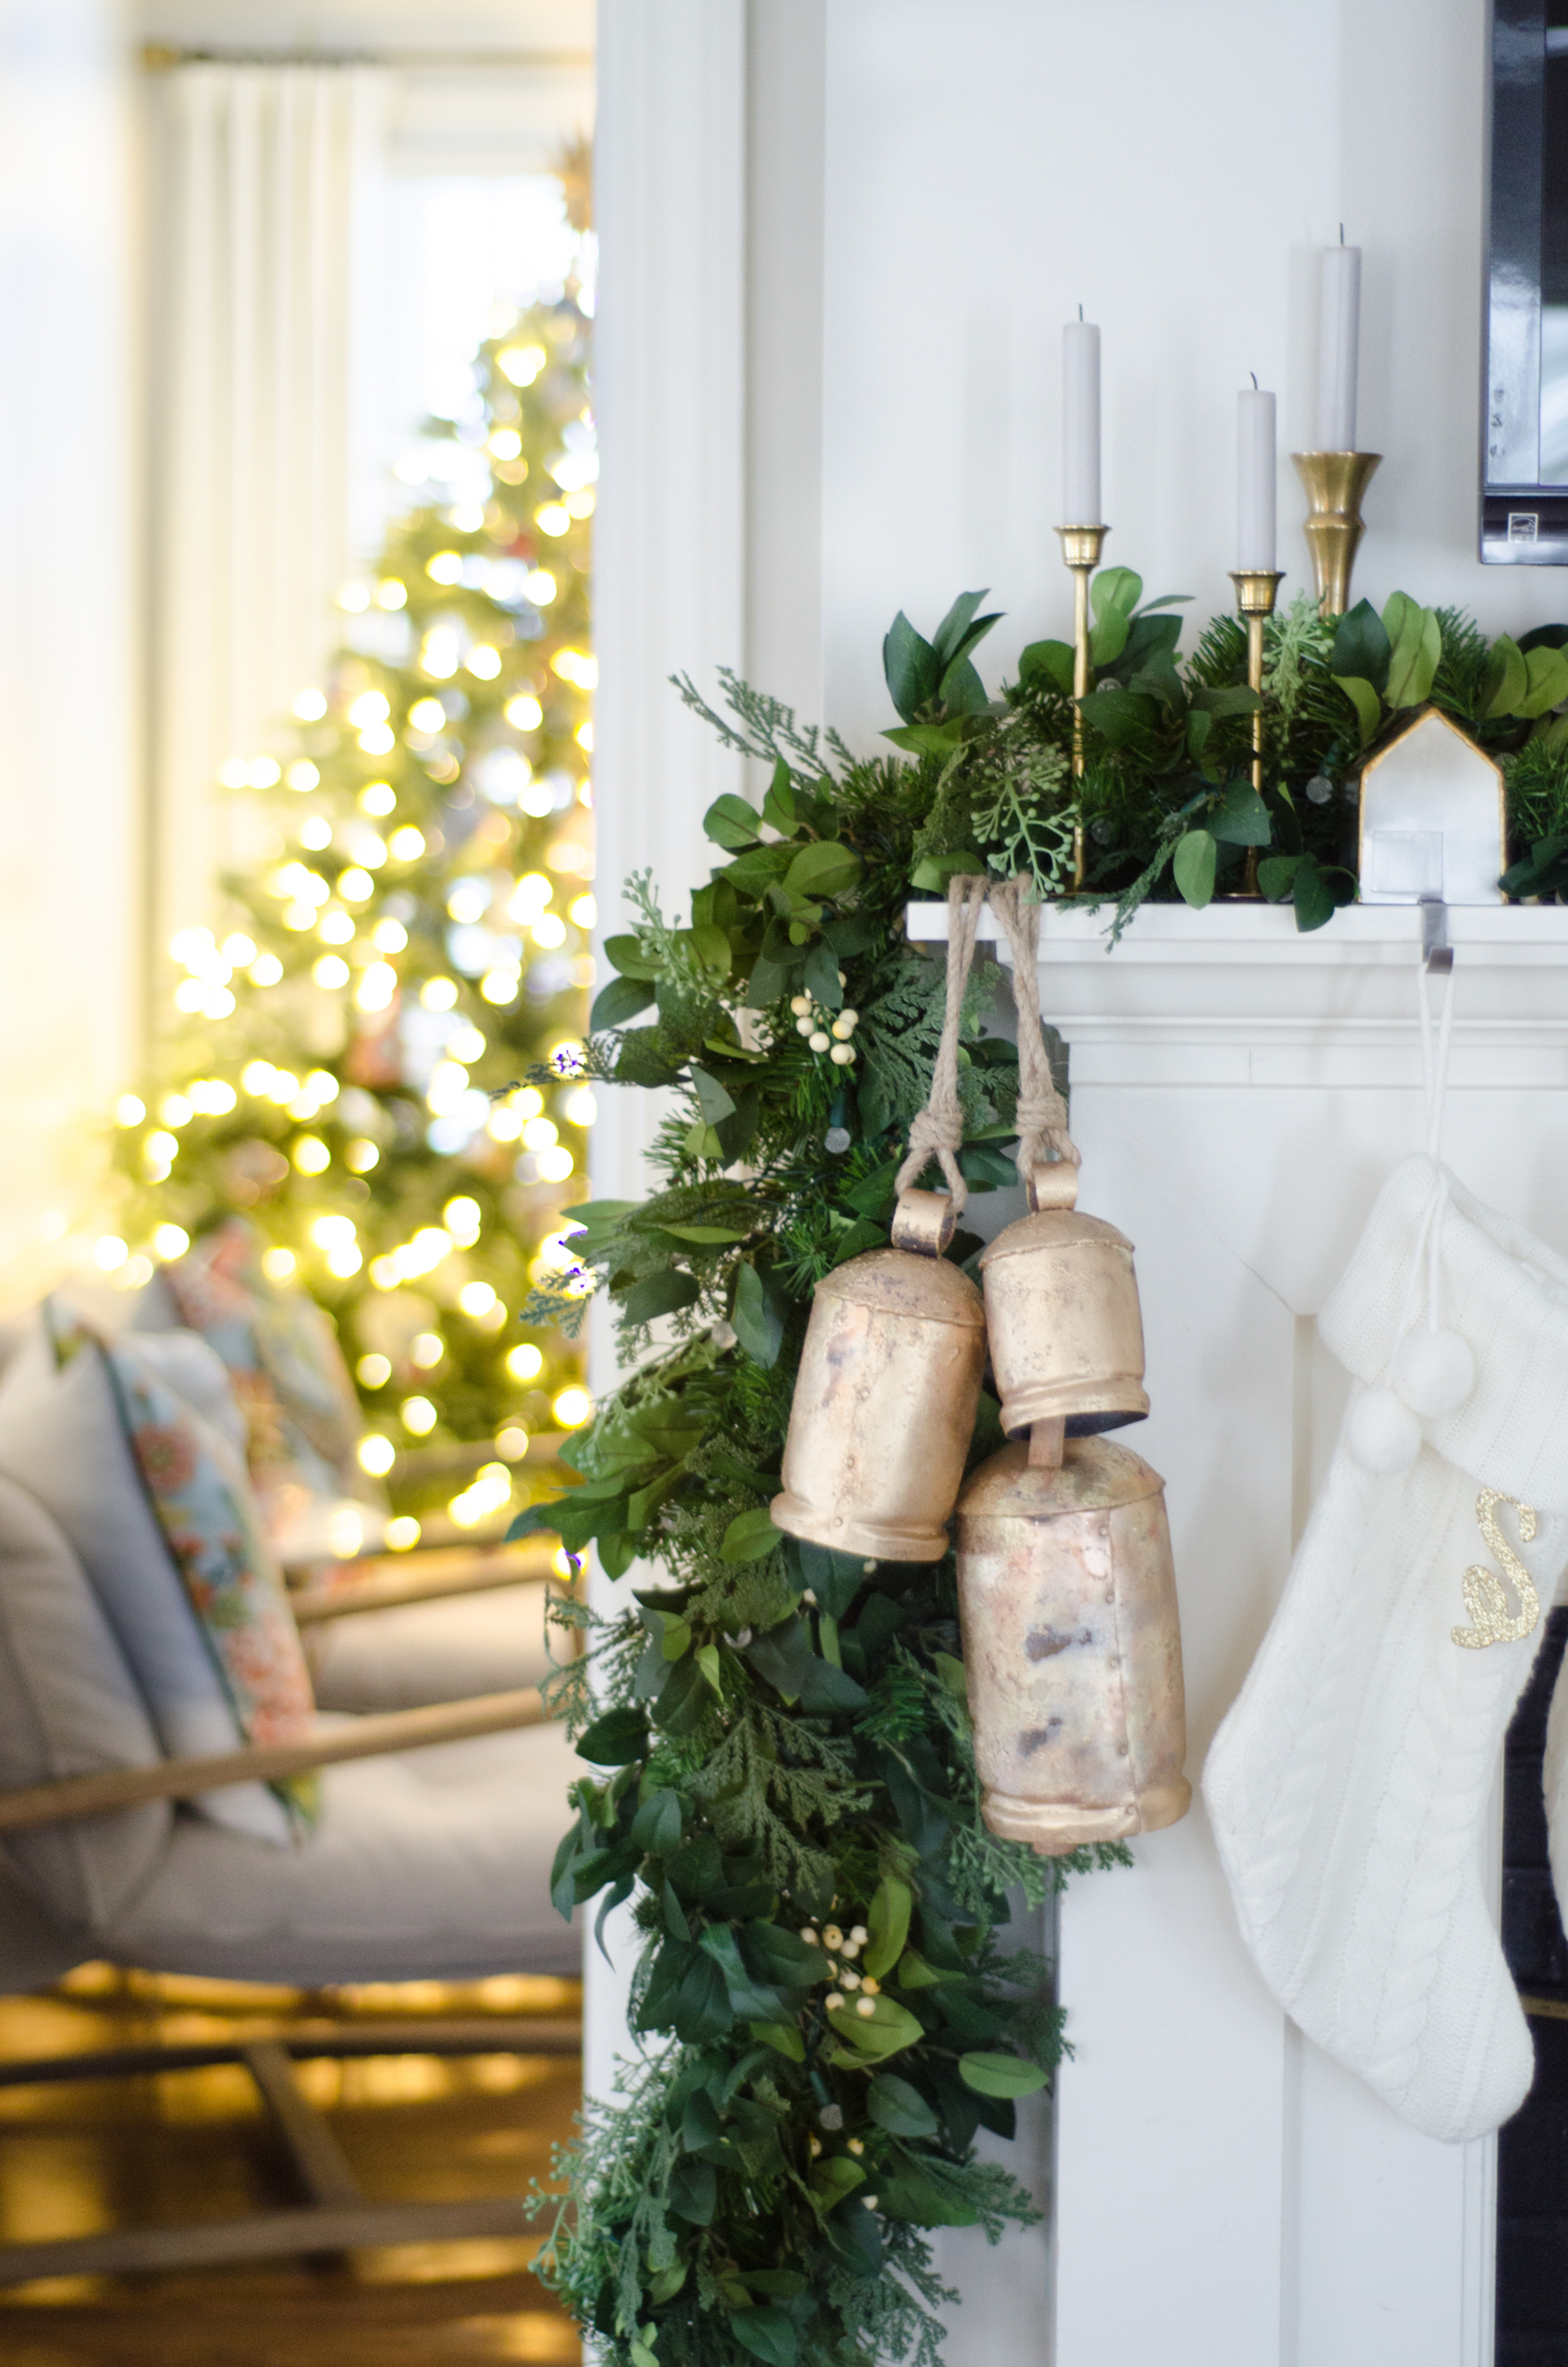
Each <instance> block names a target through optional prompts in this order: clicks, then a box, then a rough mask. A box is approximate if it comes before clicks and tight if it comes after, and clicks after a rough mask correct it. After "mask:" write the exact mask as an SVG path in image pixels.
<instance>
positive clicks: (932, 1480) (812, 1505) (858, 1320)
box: [770, 876, 986, 1562]
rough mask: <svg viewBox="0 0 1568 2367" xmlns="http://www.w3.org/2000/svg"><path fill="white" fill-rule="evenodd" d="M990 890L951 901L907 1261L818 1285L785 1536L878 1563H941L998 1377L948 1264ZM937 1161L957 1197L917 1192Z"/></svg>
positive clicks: (907, 1223) (908, 1217) (982, 1320)
mask: <svg viewBox="0 0 1568 2367" xmlns="http://www.w3.org/2000/svg"><path fill="white" fill-rule="evenodd" d="M984 901H985V882H984V881H983V880H981V879H979V878H976V877H962V876H961V877H958V878H955V879H954V881H953V882H952V886H951V888H950V889H949V899H948V909H949V932H948V1002H947V1016H946V1021H945V1024H944V1026H943V1031H942V1037H941V1042H940V1044H939V1046H938V1048H937V1059H936V1063H935V1067H934V1071H933V1074H932V1083H931V1098H930V1103H929V1106H928V1107H927V1108H926V1109H925V1110H922V1111H921V1113H920V1115H919V1116H918V1117H917V1118H916V1120H915V1122H914V1124H913V1126H912V1127H911V1129H910V1145H909V1152H908V1155H907V1157H906V1158H905V1159H904V1162H903V1165H902V1167H901V1168H900V1171H899V1177H898V1186H897V1189H898V1204H897V1208H896V1211H895V1214H894V1218H893V1226H892V1247H891V1248H889V1249H873V1250H871V1251H869V1252H868V1253H867V1254H866V1255H865V1256H864V1257H854V1258H851V1260H850V1261H849V1262H848V1263H847V1264H845V1265H843V1266H840V1267H839V1269H837V1271H836V1272H834V1273H831V1274H828V1275H827V1276H825V1278H824V1279H823V1280H822V1281H821V1282H818V1284H817V1286H816V1290H815V1294H814V1296H813V1299H812V1310H811V1321H810V1323H809V1325H808V1326H807V1330H806V1337H805V1344H804V1346H803V1348H802V1353H801V1366H800V1371H799V1373H798V1374H797V1376H796V1380H795V1393H794V1399H793V1403H792V1404H791V1406H790V1433H789V1437H788V1439H787V1441H786V1442H785V1447H784V1464H783V1471H782V1478H783V1482H784V1489H783V1493H782V1494H781V1495H778V1496H776V1497H775V1499H774V1501H773V1503H772V1505H771V1507H770V1510H771V1512H772V1515H773V1519H774V1523H775V1526H776V1527H778V1528H781V1529H783V1530H784V1531H785V1533H786V1534H787V1535H788V1536H790V1537H798V1538H801V1539H803V1540H804V1541H805V1542H807V1543H808V1544H813V1545H825V1546H827V1547H829V1548H830V1549H831V1550H832V1551H835V1552H841V1553H859V1554H863V1555H864V1556H865V1557H866V1558H867V1559H868V1560H871V1561H888V1562H939V1561H940V1560H941V1558H942V1556H943V1554H944V1553H945V1552H946V1551H947V1550H948V1523H949V1520H950V1519H951V1517H952V1511H953V1506H954V1504H955V1502H957V1499H958V1491H959V1489H960V1487H961V1485H962V1479H963V1466H964V1463H965V1461H966V1459H967V1457H968V1453H969V1447H970V1441H971V1439H972V1437H973V1434H974V1417H975V1413H976V1411H977V1409H978V1406H979V1403H980V1381H981V1376H982V1374H983V1372H984V1370H985V1365H986V1314H985V1304H984V1301H983V1300H982V1298H981V1294H980V1293H979V1291H978V1290H977V1289H976V1288H975V1286H974V1283H973V1282H971V1281H970V1279H969V1277H968V1275H967V1274H963V1273H961V1272H960V1271H959V1269H958V1268H957V1267H956V1266H954V1265H952V1264H950V1263H949V1260H948V1259H947V1257H945V1256H944V1254H943V1253H944V1252H945V1251H946V1250H947V1248H948V1247H949V1244H950V1243H951V1241H952V1237H953V1233H954V1229H955V1227H956V1225H957V1221H958V1218H959V1216H960V1215H961V1213H962V1209H963V1206H964V1200H965V1195H966V1187H965V1184H964V1182H963V1178H962V1175H961V1173H960V1172H959V1169H958V1164H957V1160H956V1158H955V1156H954V1154H955V1152H956V1150H957V1148H958V1146H959V1144H960V1143H961V1142H962V1116H961V1113H960V1110H959V1100H958V1033H959V1018H960V1012H961V1010H962V1002H963V990H964V986H965V984H966V982H967V979H968V976H969V968H970V963H971V962H972V960H973V958H974V939H975V934H976V931H977V929H978V926H979V920H980V911H981V907H982V905H983V903H984ZM933 1154H935V1155H936V1157H937V1159H938V1161H939V1162H940V1164H941V1167H942V1169H943V1171H944V1173H945V1175H946V1177H947V1180H948V1185H949V1189H948V1191H947V1193H946V1194H943V1193H939V1192H921V1191H916V1190H913V1189H912V1188H910V1187H911V1186H912V1185H913V1184H914V1182H915V1179H916V1178H917V1177H918V1176H919V1174H920V1173H921V1171H922V1170H923V1169H924V1168H925V1165H926V1163H927V1161H928V1160H929V1159H930V1158H931V1156H932V1155H933Z"/></svg>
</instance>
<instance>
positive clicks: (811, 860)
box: [784, 839, 860, 896]
mask: <svg viewBox="0 0 1568 2367" xmlns="http://www.w3.org/2000/svg"><path fill="white" fill-rule="evenodd" d="M859 877H860V857H859V855H858V854H856V852H855V851H854V849H853V847H847V846H844V845H843V844H841V842H840V841H839V840H838V839H816V840H813V842H812V843H811V845H810V846H804V847H802V849H801V851H800V852H799V854H798V855H796V857H795V859H794V861H793V863H791V864H790V868H789V870H788V871H787V872H786V873H785V875H784V885H785V887H786V888H787V889H789V891H790V895H792V896H841V895H843V894H844V892H845V890H846V889H850V888H852V887H853V886H854V884H855V881H856V880H857V879H858V878H859Z"/></svg>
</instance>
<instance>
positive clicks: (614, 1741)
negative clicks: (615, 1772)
mask: <svg viewBox="0 0 1568 2367" xmlns="http://www.w3.org/2000/svg"><path fill="white" fill-rule="evenodd" d="M576 1748H577V1756H578V1757H579V1759H586V1760H589V1761H590V1763H591V1764H592V1765H593V1766H594V1767H630V1766H631V1765H632V1764H633V1762H634V1761H635V1760H639V1759H644V1758H646V1756H647V1750H648V1721H647V1719H646V1717H645V1716H644V1715H643V1711H641V1710H632V1709H619V1710H606V1711H605V1713H604V1716H603V1717H602V1718H595V1719H594V1723H593V1724H592V1725H591V1726H589V1727H588V1728H586V1730H585V1731H584V1732H583V1733H582V1734H581V1735H579V1736H578V1739H577V1746H576Z"/></svg>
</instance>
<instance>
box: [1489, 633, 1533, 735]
mask: <svg viewBox="0 0 1568 2367" xmlns="http://www.w3.org/2000/svg"><path fill="white" fill-rule="evenodd" d="M1529 687H1530V675H1529V668H1527V667H1526V665H1525V654H1524V652H1523V650H1522V649H1521V648H1520V646H1519V644H1518V643H1517V642H1516V641H1514V640H1513V638H1512V636H1511V635H1510V634H1508V633H1505V632H1500V633H1499V635H1498V637H1497V639H1496V640H1495V641H1494V642H1493V644H1492V645H1491V648H1490V650H1489V652H1488V656H1487V670H1486V672H1485V674H1484V675H1483V676H1482V678H1481V712H1482V714H1483V715H1484V716H1486V717H1488V719H1490V718H1494V717H1499V716H1505V715H1516V714H1517V713H1518V712H1519V703H1520V701H1521V700H1522V699H1524V698H1525V697H1527V696H1528V694H1529Z"/></svg>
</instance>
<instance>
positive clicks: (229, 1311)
mask: <svg viewBox="0 0 1568 2367" xmlns="http://www.w3.org/2000/svg"><path fill="white" fill-rule="evenodd" d="M163 1279H164V1282H165V1284H166V1286H167V1289H168V1292H169V1295H170V1297H171V1298H172V1300H173V1302H174V1306H175V1309H176V1311H177V1313H178V1317H179V1320H180V1321H181V1322H182V1323H183V1324H185V1325H186V1326H187V1328H188V1329H189V1330H190V1331H195V1332H198V1333H199V1334H200V1335H201V1337H202V1339H204V1340H205V1341H206V1342H207V1343H209V1345H210V1346H212V1347H214V1348H215V1349H216V1351H217V1353H218V1355H220V1356H221V1357H222V1358H223V1361H224V1363H225V1365H226V1366H227V1368H228V1376H229V1382H230V1386H231V1387H232V1389H233V1391H234V1394H235V1397H236V1400H237V1401H238V1403H239V1408H240V1411H241V1413H242V1414H243V1416H244V1417H245V1426H246V1432H247V1439H248V1445H247V1461H248V1462H249V1465H250V1470H251V1484H252V1485H253V1486H254V1488H255V1490H256V1492H257V1494H258V1496H259V1497H260V1498H261V1500H262V1507H263V1514H264V1515H265V1518H266V1523H267V1528H268V1532H269V1534H270V1535H272V1536H274V1537H279V1536H282V1535H285V1534H286V1533H288V1532H289V1531H291V1530H294V1529H296V1528H297V1527H299V1526H300V1523H301V1521H302V1520H304V1519H305V1518H306V1517H307V1516H308V1515H309V1513H310V1511H311V1510H312V1507H315V1506H320V1505H333V1504H337V1503H338V1502H341V1501H342V1499H343V1498H344V1497H346V1496H360V1497H367V1490H368V1496H369V1497H374V1490H373V1489H370V1488H369V1483H367V1481H366V1479H365V1477H364V1474H363V1473H362V1472H361V1470H360V1468H359V1466H358V1464H357V1462H356V1461H355V1456H354V1448H355V1445H356V1443H357V1441H358V1439H359V1434H360V1417H359V1405H358V1401H357V1399H356V1397H355V1394H354V1386H353V1383H352V1381H351V1380H349V1370H348V1367H347V1366H346V1365H345V1363H344V1361H343V1354H342V1351H341V1349H340V1348H339V1347H338V1345H337V1337H336V1335H335V1333H334V1331H333V1329H332V1326H331V1324H330V1323H329V1321H328V1320H327V1318H326V1316H325V1314H324V1313H323V1311H322V1309H321V1308H320V1307H319V1306H316V1305H315V1303H314V1301H313V1300H312V1299H311V1298H310V1297H309V1296H308V1295H307V1294H306V1293H305V1292H304V1291H302V1290H298V1289H290V1288H280V1287H278V1286H277V1285H276V1284H274V1283H272V1282H268V1280H267V1278H266V1276H265V1274H264V1273H263V1271H262V1265H261V1242H260V1239H259V1236H258V1235H257V1233H256V1231H255V1228H254V1227H253V1226H252V1225H250V1224H248V1223H247V1222H246V1220H245V1219H244V1218H243V1217H230V1218H228V1219H227V1220H226V1221H225V1222H224V1223H222V1224H220V1225H218V1226H217V1227H215V1228H214V1231H213V1232H211V1233H204V1234H203V1235H202V1238H201V1240H199V1241H198V1242H197V1243H196V1244H195V1245H193V1247H191V1248H190V1249H189V1250H188V1251H187V1252H186V1254H185V1256H184V1257H178V1258H176V1259H175V1260H174V1261H173V1262H172V1263H171V1264H170V1265H167V1266H165V1268H164V1271H163Z"/></svg>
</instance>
